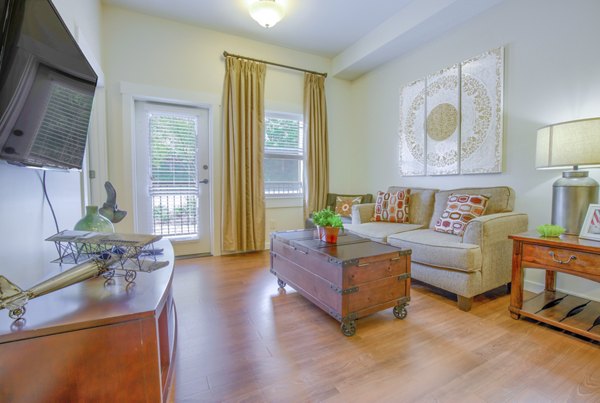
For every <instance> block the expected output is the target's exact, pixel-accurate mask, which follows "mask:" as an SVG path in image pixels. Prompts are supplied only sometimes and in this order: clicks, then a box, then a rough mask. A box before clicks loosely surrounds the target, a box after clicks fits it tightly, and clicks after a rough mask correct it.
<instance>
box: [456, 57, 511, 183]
mask: <svg viewBox="0 0 600 403" xmlns="http://www.w3.org/2000/svg"><path fill="white" fill-rule="evenodd" d="M503 54H504V52H503V49H502V48H497V49H493V50H490V51H489V52H486V53H484V54H482V55H479V56H477V57H474V58H472V59H470V60H467V61H465V62H463V63H462V68H461V115H462V123H461V145H460V146H461V173H464V174H473V173H494V172H502V132H503V130H502V103H503V102H502V98H503V94H502V93H503V87H504V82H503V81H504V80H503V76H504V74H503V73H504V62H503V59H504V57H503Z"/></svg>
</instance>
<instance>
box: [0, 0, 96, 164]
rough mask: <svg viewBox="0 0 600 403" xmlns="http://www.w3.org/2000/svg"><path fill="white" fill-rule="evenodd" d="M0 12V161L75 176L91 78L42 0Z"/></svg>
mask: <svg viewBox="0 0 600 403" xmlns="http://www.w3.org/2000/svg"><path fill="white" fill-rule="evenodd" d="M0 12H1V13H2V14H1V15H0V17H2V20H1V21H0V24H2V25H0V29H1V31H0V33H1V37H0V38H1V40H0V159H3V160H6V161H8V162H10V163H14V164H17V165H23V166H31V167H40V168H60V169H81V167H82V164H83V157H84V154H85V146H86V141H87V133H88V126H89V120H90V113H91V109H92V102H93V98H94V92H95V89H96V81H97V79H98V76H97V75H96V73H95V72H94V70H93V69H92V67H91V66H90V64H89V63H88V61H87V59H86V58H85V56H84V55H83V53H82V51H81V49H80V48H79V46H78V45H77V43H76V41H75V40H74V38H73V37H72V36H71V33H70V32H69V30H68V29H67V27H66V25H65V24H64V22H63V21H62V19H61V17H60V15H59V14H58V12H57V10H56V8H55V7H54V5H53V4H52V2H51V1H50V0H0Z"/></svg>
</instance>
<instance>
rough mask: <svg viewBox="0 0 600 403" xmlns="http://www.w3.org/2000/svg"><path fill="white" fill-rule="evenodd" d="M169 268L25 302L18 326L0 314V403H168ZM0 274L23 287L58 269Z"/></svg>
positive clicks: (168, 254) (172, 325) (167, 247)
mask: <svg viewBox="0 0 600 403" xmlns="http://www.w3.org/2000/svg"><path fill="white" fill-rule="evenodd" d="M156 246H157V248H163V249H164V255H163V256H159V259H160V260H168V261H169V262H170V264H169V266H167V267H164V268H162V269H160V270H157V271H155V272H153V273H138V276H137V278H136V280H135V283H133V284H131V285H129V286H127V283H126V282H125V279H124V278H122V277H120V278H115V279H114V282H112V283H110V282H109V283H105V280H104V278H103V277H98V278H94V279H91V280H87V281H84V282H81V283H78V284H75V285H73V286H70V287H67V288H64V289H62V290H58V291H56V292H53V293H50V294H47V295H44V296H41V297H39V298H36V299H33V300H31V301H29V303H28V304H27V306H26V307H27V313H26V314H25V316H24V320H20V321H17V322H14V321H13V320H12V319H10V318H9V317H8V311H6V310H1V311H0V402H13V403H14V402H41V401H52V402H67V401H94V402H118V401H120V402H133V401H135V402H160V401H166V399H167V395H168V392H169V386H170V384H171V378H172V373H173V367H172V365H171V363H172V362H173V358H174V357H173V355H174V353H175V340H176V326H177V318H176V313H175V304H174V302H173V296H172V291H171V281H172V277H173V261H174V257H173V249H172V247H171V244H170V242H169V241H167V240H161V241H159V242H158V243H157V244H156ZM20 269H21V271H19V270H17V269H16V268H9V269H8V270H6V269H5V268H3V269H2V273H1V274H3V275H4V276H5V277H7V278H9V279H11V281H13V282H14V283H15V284H17V285H19V286H21V287H22V288H28V287H30V286H32V285H34V284H35V283H37V282H39V281H40V280H43V279H45V278H48V277H51V276H53V275H55V274H58V273H59V272H60V266H59V265H58V264H51V263H48V264H47V265H45V266H44V267H39V268H30V269H29V270H27V271H23V268H20Z"/></svg>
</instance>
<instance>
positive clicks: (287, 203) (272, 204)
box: [265, 197, 304, 208]
mask: <svg viewBox="0 0 600 403" xmlns="http://www.w3.org/2000/svg"><path fill="white" fill-rule="evenodd" d="M303 205H304V201H303V198H302V197H273V198H267V199H265V207H266V208H291V207H302V206H303Z"/></svg>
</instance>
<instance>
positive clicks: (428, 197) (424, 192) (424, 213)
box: [388, 186, 437, 227]
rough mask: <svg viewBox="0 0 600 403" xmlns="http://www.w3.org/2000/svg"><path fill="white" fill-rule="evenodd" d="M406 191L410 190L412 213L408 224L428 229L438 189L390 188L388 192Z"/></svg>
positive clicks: (409, 215)
mask: <svg viewBox="0 0 600 403" xmlns="http://www.w3.org/2000/svg"><path fill="white" fill-rule="evenodd" d="M404 189H410V206H409V209H410V212H409V214H408V222H409V223H411V224H420V225H423V226H427V227H428V226H429V222H430V221H431V214H432V213H433V205H434V201H435V194H436V192H437V189H425V188H417V187H411V188H408V187H401V186H390V187H389V188H388V192H398V191H401V190H404Z"/></svg>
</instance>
